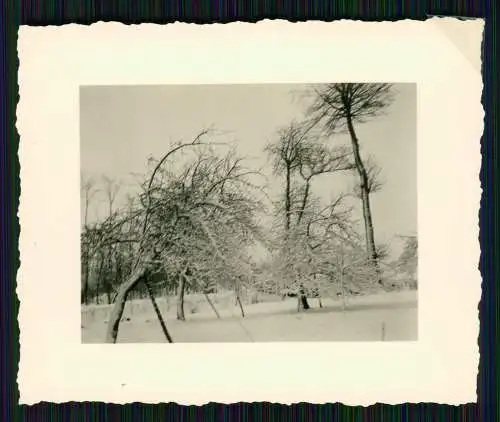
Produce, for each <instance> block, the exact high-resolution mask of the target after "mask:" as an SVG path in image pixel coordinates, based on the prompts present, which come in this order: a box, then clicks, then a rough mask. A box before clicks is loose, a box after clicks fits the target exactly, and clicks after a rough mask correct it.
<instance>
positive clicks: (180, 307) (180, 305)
mask: <svg viewBox="0 0 500 422" xmlns="http://www.w3.org/2000/svg"><path fill="white" fill-rule="evenodd" d="M185 286H186V280H185V279H184V274H181V275H180V276H179V289H178V291H177V319H178V320H179V321H185V320H186V317H185V316H184V289H185Z"/></svg>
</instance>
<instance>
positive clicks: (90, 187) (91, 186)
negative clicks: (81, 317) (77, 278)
mask: <svg viewBox="0 0 500 422" xmlns="http://www.w3.org/2000/svg"><path fill="white" fill-rule="evenodd" d="M96 192H97V189H96V188H95V182H94V180H93V179H92V178H86V177H85V176H84V175H83V174H81V175H80V193H81V199H82V202H83V230H84V231H85V230H87V229H88V215H89V206H90V201H91V199H92V197H93V196H94V195H95V194H96ZM84 239H85V236H82V240H83V241H82V243H81V245H82V246H81V247H82V286H81V302H82V303H85V304H87V303H88V290H89V273H90V254H89V245H88V243H87V241H86V240H84Z"/></svg>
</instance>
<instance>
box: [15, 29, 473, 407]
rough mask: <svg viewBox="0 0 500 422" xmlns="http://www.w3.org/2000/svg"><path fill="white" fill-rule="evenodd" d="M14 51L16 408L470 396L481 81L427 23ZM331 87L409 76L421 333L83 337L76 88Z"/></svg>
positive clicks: (114, 40)
mask: <svg viewBox="0 0 500 422" xmlns="http://www.w3.org/2000/svg"><path fill="white" fill-rule="evenodd" d="M439 25H446V20H443V21H441V22H439ZM454 25H455V26H456V23H454ZM460 26H461V28H460V30H461V31H464V32H466V33H467V34H468V36H469V35H470V36H473V37H475V38H474V39H475V40H478V42H474V43H472V44H470V45H471V47H470V48H473V51H472V57H474V56H476V58H477V56H478V55H479V54H480V41H481V33H482V28H483V22H482V21H465V22H461V23H460ZM455 30H456V28H455ZM19 57H20V71H19V84H20V103H19V108H18V129H19V132H20V135H21V142H20V147H19V155H20V160H21V199H20V201H21V203H20V210H19V216H20V224H21V235H20V253H21V268H20V270H19V274H18V290H17V293H18V295H19V297H20V301H21V308H20V312H19V322H20V326H21V361H20V368H19V388H20V393H21V402H22V403H26V404H32V403H36V402H38V401H41V400H44V401H51V402H65V401H86V400H96V401H105V402H115V403H126V402H132V401H142V402H147V403H156V402H171V401H174V402H178V403H185V404H186V403H187V404H204V403H206V402H208V401H216V402H223V403H230V402H237V401H271V402H281V403H293V402H299V401H300V402H312V403H323V402H337V401H339V402H343V403H345V404H356V405H370V404H373V403H375V402H385V403H390V404H397V403H402V402H428V401H430V402H439V403H449V404H460V403H465V402H471V401H475V400H476V376H477V367H478V362H479V352H478V346H477V337H478V330H479V320H478V311H477V305H478V301H479V299H480V283H481V278H480V274H479V271H478V269H477V267H478V260H479V252H480V247H479V241H478V233H479V229H478V211H479V201H480V194H481V189H480V182H479V170H480V146H479V145H480V143H479V140H480V136H481V134H482V129H483V122H482V119H483V110H482V107H481V104H480V101H481V90H482V81H481V75H480V74H479V73H478V71H477V69H475V67H474V66H471V64H470V61H469V60H467V59H465V58H464V55H463V54H461V52H460V51H459V50H458V49H456V48H455V47H453V46H452V44H450V42H449V41H448V40H447V38H446V37H445V36H443V32H442V31H439V30H437V29H436V25H435V24H433V23H432V22H430V21H427V22H416V21H415V22H414V21H401V22H397V23H361V22H348V21H342V22H337V23H333V24H331V23H319V22H314V23H312V22H308V23H298V24H290V23H287V22H283V21H273V22H270V21H264V22H260V23H258V24H244V23H233V24H228V25H210V26H195V25H186V24H173V25H168V26H165V27H162V26H156V25H139V26H124V25H121V24H116V23H109V24H104V23H99V24H95V25H92V26H89V27H86V26H77V25H68V26H65V27H45V28H43V27H38V28H28V27H22V28H21V29H20V33H19ZM469 57H470V55H469ZM335 81H356V82H360V81H376V82H382V81H387V82H417V83H418V234H419V247H420V250H419V263H420V266H419V284H420V290H419V341H418V342H415V343H379V344H372V343H296V344H286V343H280V344H273V343H268V344H174V345H166V344H165V345H154V344H141V345H133V344H127V345H115V346H111V345H82V344H81V343H80V326H79V321H80V304H79V298H80V296H79V293H80V291H79V289H80V283H79V282H78V279H79V277H80V271H79V260H80V257H79V229H80V217H79V212H80V206H79V200H80V197H79V162H80V159H79V100H78V92H79V86H80V85H108V84H111V85H119V84H126V85H131V84H195V83H263V82H267V83H283V82H287V83H292V82H335ZM160 363H161V365H160ZM302 364H305V365H306V370H305V371H304V372H303V374H304V375H302V373H301V372H299V371H297V370H296V368H297V365H302ZM304 378H305V379H304Z"/></svg>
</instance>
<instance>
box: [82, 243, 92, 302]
mask: <svg viewBox="0 0 500 422" xmlns="http://www.w3.org/2000/svg"><path fill="white" fill-rule="evenodd" d="M84 256H85V258H84V261H85V262H84V263H83V265H84V273H83V286H82V287H83V288H82V297H81V303H84V304H85V305H88V303H89V267H90V266H89V254H88V252H85V255H84Z"/></svg>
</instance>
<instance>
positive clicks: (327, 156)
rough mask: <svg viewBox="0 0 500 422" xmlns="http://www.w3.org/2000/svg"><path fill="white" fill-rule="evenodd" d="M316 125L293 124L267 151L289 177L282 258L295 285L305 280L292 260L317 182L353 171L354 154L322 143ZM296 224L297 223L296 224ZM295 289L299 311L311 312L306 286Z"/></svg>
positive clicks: (287, 181)
mask: <svg viewBox="0 0 500 422" xmlns="http://www.w3.org/2000/svg"><path fill="white" fill-rule="evenodd" d="M313 126H314V125H311V124H310V123H297V122H292V123H291V124H290V125H289V126H287V127H285V128H282V129H281V130H279V131H278V140H277V142H275V143H272V144H269V145H268V146H267V148H266V150H267V152H268V153H269V154H270V156H271V157H272V159H273V164H274V171H275V172H276V173H278V174H284V176H285V209H284V213H285V236H284V245H285V254H284V256H283V257H282V258H281V259H283V260H284V262H287V263H288V264H287V268H288V271H287V273H288V275H289V277H291V279H292V285H295V284H296V281H297V280H299V279H302V278H303V277H304V274H303V270H299V269H298V267H297V265H295V264H294V260H293V259H291V257H292V256H293V255H294V254H293V253H291V250H292V249H296V248H297V245H301V244H302V243H301V242H299V241H298V240H297V236H299V237H300V236H301V235H302V234H303V233H302V234H301V230H302V229H303V228H302V227H301V223H302V220H303V217H304V215H305V213H306V212H307V208H308V205H309V203H310V202H311V198H312V196H313V195H312V193H311V184H312V181H313V179H314V178H315V177H317V176H320V175H323V174H327V173H334V172H336V171H343V170H350V169H352V168H353V165H352V163H351V160H350V156H351V155H352V153H351V152H350V151H349V150H348V149H346V148H342V147H338V148H335V149H332V148H327V147H326V146H325V145H323V144H322V143H321V139H320V137H319V136H318V134H316V133H314V132H313V131H312V128H313ZM297 178H298V179H299V181H300V180H301V181H302V184H303V186H299V187H298V188H296V189H292V185H293V183H294V181H295V184H296V183H297V182H298V181H297V180H296V179H297ZM292 217H295V218H292ZM293 221H295V224H292V223H293ZM292 238H293V240H292ZM309 262H311V260H309ZM295 290H297V299H298V301H297V305H298V309H300V308H301V307H302V308H303V309H308V308H309V303H308V301H307V292H306V289H305V288H304V285H303V284H302V283H300V282H299V283H298V285H297V286H296V289H295Z"/></svg>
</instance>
